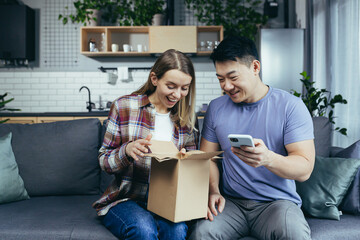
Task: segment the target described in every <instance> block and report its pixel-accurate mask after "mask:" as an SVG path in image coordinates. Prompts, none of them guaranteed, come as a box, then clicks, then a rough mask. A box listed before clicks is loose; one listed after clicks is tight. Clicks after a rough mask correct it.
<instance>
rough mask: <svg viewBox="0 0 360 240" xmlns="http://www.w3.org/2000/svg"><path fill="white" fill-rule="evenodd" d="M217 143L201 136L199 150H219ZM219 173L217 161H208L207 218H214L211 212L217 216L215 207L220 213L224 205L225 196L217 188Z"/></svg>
mask: <svg viewBox="0 0 360 240" xmlns="http://www.w3.org/2000/svg"><path fill="white" fill-rule="evenodd" d="M219 148H220V147H219V144H218V143H213V142H209V141H207V140H206V139H204V138H201V142H200V150H201V151H204V152H215V151H218V150H219ZM219 180H220V173H219V168H218V166H217V162H215V161H212V160H211V161H210V180H209V202H208V214H207V219H209V220H210V221H212V220H214V217H213V214H214V215H215V216H217V214H218V213H217V210H216V206H217V209H218V210H219V212H220V213H221V212H222V210H223V209H224V206H225V198H224V197H223V196H221V194H220V189H219Z"/></svg>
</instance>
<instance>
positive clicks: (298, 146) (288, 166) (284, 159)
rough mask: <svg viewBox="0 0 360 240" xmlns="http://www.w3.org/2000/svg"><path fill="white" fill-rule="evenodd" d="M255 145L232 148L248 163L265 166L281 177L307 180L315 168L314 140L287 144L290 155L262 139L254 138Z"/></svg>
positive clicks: (254, 165)
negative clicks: (269, 145) (280, 152)
mask: <svg viewBox="0 0 360 240" xmlns="http://www.w3.org/2000/svg"><path fill="white" fill-rule="evenodd" d="M254 143H255V147H254V148H253V147H241V148H231V149H232V151H233V153H235V155H237V156H238V157H239V158H240V159H241V160H242V161H244V162H245V163H246V164H248V165H250V166H253V167H259V166H264V167H266V168H267V169H269V170H270V171H271V172H273V173H275V174H276V175H278V176H279V177H282V178H287V179H294V180H297V181H301V182H302V181H306V180H307V179H308V178H309V177H310V175H311V172H312V170H313V168H314V162H315V146H314V141H313V140H305V141H300V142H295V143H291V144H288V145H286V146H285V148H286V150H287V152H288V156H282V155H280V154H277V153H274V152H273V151H270V150H269V149H268V148H267V147H266V145H265V144H264V142H263V141H262V140H261V139H254Z"/></svg>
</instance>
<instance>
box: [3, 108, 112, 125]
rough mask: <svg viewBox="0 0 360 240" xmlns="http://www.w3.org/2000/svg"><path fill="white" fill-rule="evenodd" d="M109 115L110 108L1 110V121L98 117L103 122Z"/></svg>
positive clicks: (44, 121)
mask: <svg viewBox="0 0 360 240" xmlns="http://www.w3.org/2000/svg"><path fill="white" fill-rule="evenodd" d="M108 115H109V111H108V110H107V111H98V110H94V111H91V112H0V122H1V121H6V123H29V124H33V123H46V122H56V121H69V120H77V119H84V118H98V119H99V120H100V122H103V121H104V120H106V119H107V118H108Z"/></svg>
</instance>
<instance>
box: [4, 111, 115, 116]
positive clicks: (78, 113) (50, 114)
mask: <svg viewBox="0 0 360 240" xmlns="http://www.w3.org/2000/svg"><path fill="white" fill-rule="evenodd" d="M108 115H109V111H108V110H107V111H96V110H95V111H91V112H21V111H20V112H0V117H67V116H70V117H98V116H108Z"/></svg>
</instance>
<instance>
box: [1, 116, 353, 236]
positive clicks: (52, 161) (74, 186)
mask: <svg viewBox="0 0 360 240" xmlns="http://www.w3.org/2000/svg"><path fill="white" fill-rule="evenodd" d="M321 124H322V123H321ZM321 124H320V125H321ZM319 128H321V129H325V127H324V126H320V127H319ZM9 132H12V148H13V152H14V155H15V158H16V162H17V164H18V168H19V173H20V176H21V177H22V179H23V181H24V185H25V188H26V190H27V193H28V194H29V196H30V199H27V200H22V201H14V202H9V203H4V204H0V239H116V238H115V237H114V236H113V235H112V234H111V233H110V232H109V231H108V230H107V229H106V228H105V227H103V225H102V224H101V222H100V220H99V218H98V217H97V215H96V212H95V210H94V209H93V208H92V207H91V204H92V203H93V202H94V201H95V200H97V199H98V198H99V197H100V196H101V193H102V192H103V191H104V189H105V188H106V186H107V185H108V184H109V182H110V181H111V179H112V177H111V176H109V175H107V174H105V173H104V172H103V171H101V169H100V167H99V164H98V160H97V155H98V152H97V151H98V148H99V147H100V144H101V142H102V136H103V132H104V127H103V126H102V125H101V124H100V121H99V120H97V119H84V120H73V121H64V122H54V123H41V124H33V125H28V124H1V125H0V136H3V135H4V134H6V133H9ZM322 134H323V136H321V134H318V133H316V139H317V146H316V147H317V149H318V148H319V149H320V148H323V147H325V148H326V149H328V150H327V151H328V152H329V151H330V145H329V144H330V143H329V142H327V141H325V140H324V139H320V138H321V137H323V138H324V137H325V138H327V139H330V138H329V137H328V136H326V133H324V131H322ZM326 142H327V143H326ZM319 144H320V145H323V146H320V145H319ZM336 150H337V151H339V150H341V149H336ZM325 154H326V153H325ZM329 154H330V153H329ZM308 221H309V224H310V227H311V230H312V237H313V239H316V240H322V239H326V240H331V239H359V238H360V237H359V236H360V227H359V226H360V216H355V215H350V214H344V215H343V216H341V220H340V221H335V220H325V219H316V218H308ZM243 239H253V238H251V237H247V238H243Z"/></svg>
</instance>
